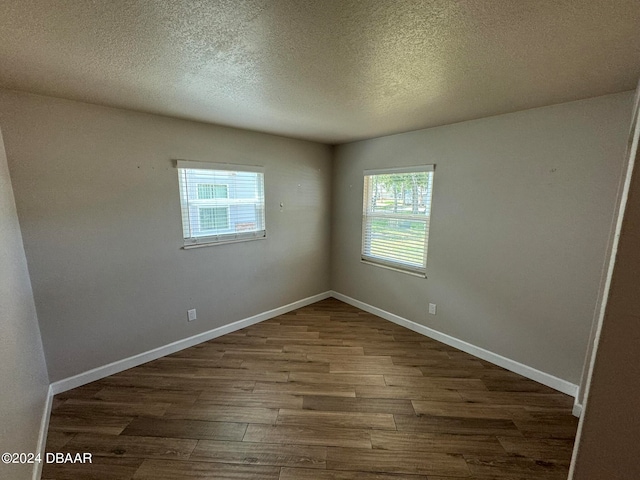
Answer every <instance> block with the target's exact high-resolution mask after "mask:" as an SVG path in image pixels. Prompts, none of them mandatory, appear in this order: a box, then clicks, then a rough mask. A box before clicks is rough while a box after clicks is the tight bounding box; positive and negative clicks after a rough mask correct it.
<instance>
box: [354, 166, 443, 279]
mask: <svg viewBox="0 0 640 480" xmlns="http://www.w3.org/2000/svg"><path fill="white" fill-rule="evenodd" d="M433 170H434V166H433V165H423V166H419V167H405V168H395V169H383V170H366V171H365V172H364V201H363V214H362V260H363V261H365V262H368V263H374V264H378V265H383V266H388V267H392V268H396V269H399V270H403V271H407V272H410V273H415V274H419V275H422V276H424V275H425V274H426V267H427V245H428V242H429V220H430V218H431V197H432V191H433Z"/></svg>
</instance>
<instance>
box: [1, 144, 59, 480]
mask: <svg viewBox="0 0 640 480" xmlns="http://www.w3.org/2000/svg"><path fill="white" fill-rule="evenodd" d="M3 145H4V144H3V141H2V133H1V132H0V332H1V334H0V384H1V385H2V386H1V387H0V452H1V453H4V452H17V453H19V452H36V451H37V447H38V433H39V430H40V421H41V419H42V414H43V412H44V407H45V402H46V397H47V390H48V387H49V381H48V378H47V367H46V364H45V360H44V354H43V351H42V342H41V340H40V330H39V328H38V319H37V318H36V309H35V305H34V303H33V295H32V293H31V283H30V281H29V272H28V270H27V261H26V258H25V254H24V248H23V246H22V236H21V234H20V225H19V224H18V216H17V214H16V206H15V203H14V198H13V190H12V188H11V179H10V178H9V170H8V168H7V158H6V155H5V149H4V146H3ZM32 467H33V465H5V464H3V463H0V478H11V479H15V480H21V479H27V478H31V475H32V470H33V468H32Z"/></svg>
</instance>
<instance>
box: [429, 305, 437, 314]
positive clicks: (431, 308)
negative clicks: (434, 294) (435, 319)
mask: <svg viewBox="0 0 640 480" xmlns="http://www.w3.org/2000/svg"><path fill="white" fill-rule="evenodd" d="M429 313H430V314H431V315H435V314H436V304H435V303H430V304H429Z"/></svg>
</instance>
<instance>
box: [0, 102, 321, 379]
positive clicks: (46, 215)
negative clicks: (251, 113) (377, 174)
mask: <svg viewBox="0 0 640 480" xmlns="http://www.w3.org/2000/svg"><path fill="white" fill-rule="evenodd" d="M0 126H1V127H2V129H3V132H4V134H5V144H6V149H7V157H8V162H9V168H10V171H11V178H12V180H13V185H14V190H15V199H16V204H17V210H18V216H19V218H20V224H21V226H22V234H23V237H24V248H25V251H26V256H27V259H28V264H29V269H30V271H31V280H32V285H33V291H34V297H35V303H36V307H37V311H38V317H39V321H40V328H41V330H42V338H43V342H44V350H45V354H46V358H47V363H48V367H49V375H50V377H51V380H52V381H56V380H60V379H63V378H66V377H69V376H71V375H74V374H77V373H80V372H84V371H87V370H89V369H92V368H95V367H99V366H102V365H105V364H108V363H110V362H113V361H116V360H120V359H123V358H126V357H129V356H132V355H135V354H138V353H141V352H145V351H148V350H150V349H153V348H156V347H159V346H163V345H166V344H168V343H170V342H173V341H176V340H179V339H182V338H185V337H189V336H192V335H195V334H198V333H200V332H204V331H207V330H210V329H212V328H215V327H219V326H222V325H225V324H228V323H230V322H233V321H236V320H239V319H243V318H246V317H249V316H251V315H254V314H257V313H261V312H264V311H267V310H270V309H273V308H276V307H280V306H282V305H285V304H287V303H290V302H293V301H297V300H300V299H302V298H305V297H308V296H311V295H315V294H318V293H321V292H323V291H326V290H328V289H329V253H328V252H329V229H330V223H329V222H330V221H329V214H330V208H329V206H330V180H331V176H330V173H331V172H330V169H331V149H330V147H328V146H325V145H320V144H317V143H312V142H305V141H300V140H291V139H287V138H284V137H278V136H273V135H266V134H260V133H255V132H249V131H243V130H237V129H232V128H225V127H218V126H213V125H205V124H201V123H196V122H189V121H183V120H177V119H172V118H168V117H161V116H155V115H149V114H142V113H135V112H130V111H125V110H119V109H112V108H106V107H100V106H95V105H88V104H83V103H78V102H72V101H67V100H60V99H54V98H48V97H42V96H36V95H28V94H22V93H16V92H9V91H0ZM176 158H180V159H189V160H200V161H209V162H223V163H240V164H250V165H264V167H265V169H266V170H265V190H266V192H265V193H266V202H267V205H266V222H267V239H266V240H260V241H253V242H243V243H236V244H228V245H218V246H214V247H206V248H198V249H193V250H188V251H185V250H182V249H180V247H181V245H182V229H181V220H180V201H179V197H178V178H177V172H176V170H175V168H174V167H173V166H172V162H171V159H176ZM280 202H283V203H284V208H283V209H282V210H281V209H280V206H279V204H280ZM189 308H196V309H197V312H198V319H197V320H196V321H194V322H191V323H187V321H186V318H187V309H189Z"/></svg>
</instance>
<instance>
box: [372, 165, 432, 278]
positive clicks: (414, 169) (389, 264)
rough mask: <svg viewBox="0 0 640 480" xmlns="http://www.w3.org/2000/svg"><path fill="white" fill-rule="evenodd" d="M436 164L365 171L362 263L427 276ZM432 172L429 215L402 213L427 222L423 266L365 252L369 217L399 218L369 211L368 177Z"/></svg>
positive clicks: (407, 216)
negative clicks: (366, 183)
mask: <svg viewBox="0 0 640 480" xmlns="http://www.w3.org/2000/svg"><path fill="white" fill-rule="evenodd" d="M435 167H436V166H435V164H431V165H417V166H409V167H391V168H379V169H370V170H364V171H363V183H362V186H363V191H362V239H361V244H360V261H361V262H362V263H365V264H368V265H373V266H376V267H382V268H386V269H389V270H395V271H397V272H401V273H406V274H409V275H414V276H417V277H421V278H427V271H426V270H427V251H428V246H429V227H430V223H431V214H432V212H431V208H432V206H433V172H435ZM424 172H431V173H432V177H431V192H430V194H431V198H430V199H429V205H430V210H429V215H428V216H427V215H425V216H422V215H421V216H417V215H402V216H401V219H403V220H414V221H416V220H417V221H421V222H424V224H425V230H426V235H425V239H424V263H423V266H421V267H416V266H413V265H408V264H404V263H402V262H400V261H393V260H387V259H383V258H378V257H374V256H371V255H367V254H366V253H365V246H366V244H367V219H371V218H393V219H397V218H398V215H394V214H388V213H372V212H371V213H369V212H368V209H369V207H370V203H369V202H370V200H369V198H368V195H367V193H368V192H367V187H366V185H365V182H366V177H370V176H375V175H387V174H408V173H424Z"/></svg>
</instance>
